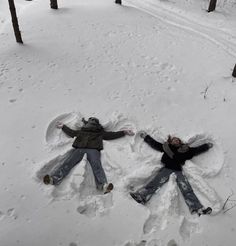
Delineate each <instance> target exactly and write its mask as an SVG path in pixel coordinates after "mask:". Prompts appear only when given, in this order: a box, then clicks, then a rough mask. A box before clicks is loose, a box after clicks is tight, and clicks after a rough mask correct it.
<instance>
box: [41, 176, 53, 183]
mask: <svg viewBox="0 0 236 246" xmlns="http://www.w3.org/2000/svg"><path fill="white" fill-rule="evenodd" d="M43 182H44V184H46V185H49V184H51V185H53V179H52V177H51V176H50V175H48V174H47V175H45V176H44V177H43Z"/></svg>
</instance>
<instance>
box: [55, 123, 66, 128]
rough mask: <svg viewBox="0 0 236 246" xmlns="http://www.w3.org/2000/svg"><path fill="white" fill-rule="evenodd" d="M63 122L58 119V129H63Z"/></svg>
mask: <svg viewBox="0 0 236 246" xmlns="http://www.w3.org/2000/svg"><path fill="white" fill-rule="evenodd" d="M63 125H64V124H63V123H62V122H60V121H57V123H56V127H57V128H58V129H61V128H62V127H63Z"/></svg>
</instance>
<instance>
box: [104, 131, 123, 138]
mask: <svg viewBox="0 0 236 246" xmlns="http://www.w3.org/2000/svg"><path fill="white" fill-rule="evenodd" d="M124 136H125V133H124V131H118V132H105V131H104V132H103V135H102V138H103V139H104V140H113V139H117V138H121V137H124Z"/></svg>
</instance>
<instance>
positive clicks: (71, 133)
mask: <svg viewBox="0 0 236 246" xmlns="http://www.w3.org/2000/svg"><path fill="white" fill-rule="evenodd" d="M61 129H62V131H63V132H64V133H65V134H66V135H68V136H69V137H72V138H74V137H75V136H76V135H77V131H75V130H72V129H70V128H69V127H68V126H66V125H63V126H62V127H61Z"/></svg>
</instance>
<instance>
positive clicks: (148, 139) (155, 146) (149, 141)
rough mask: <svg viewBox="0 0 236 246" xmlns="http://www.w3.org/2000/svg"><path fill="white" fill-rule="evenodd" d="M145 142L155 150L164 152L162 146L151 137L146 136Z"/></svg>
mask: <svg viewBox="0 0 236 246" xmlns="http://www.w3.org/2000/svg"><path fill="white" fill-rule="evenodd" d="M144 141H145V142H146V143H147V144H148V145H149V146H151V147H152V148H153V149H155V150H158V151H161V152H163V147H162V144H161V143H159V142H157V141H156V140H154V139H153V138H152V137H151V136H149V135H146V136H145V137H144Z"/></svg>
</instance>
